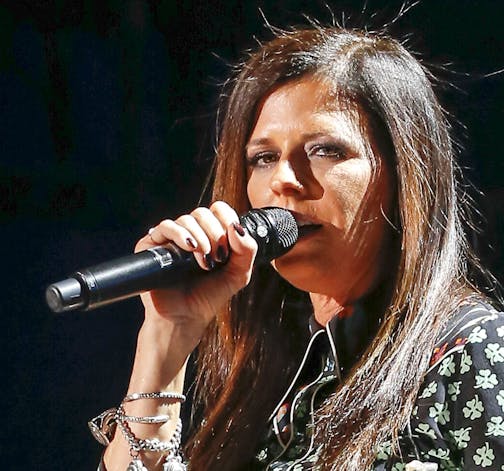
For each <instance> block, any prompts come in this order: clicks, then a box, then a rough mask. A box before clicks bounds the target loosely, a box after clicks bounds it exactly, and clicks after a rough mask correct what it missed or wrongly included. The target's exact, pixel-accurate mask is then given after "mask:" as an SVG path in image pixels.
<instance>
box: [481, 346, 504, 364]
mask: <svg viewBox="0 0 504 471" xmlns="http://www.w3.org/2000/svg"><path fill="white" fill-rule="evenodd" d="M485 355H486V357H487V358H488V360H489V361H490V364H491V365H495V364H496V363H502V362H504V347H501V346H500V345H499V344H498V343H489V344H488V345H487V347H486V348H485Z"/></svg>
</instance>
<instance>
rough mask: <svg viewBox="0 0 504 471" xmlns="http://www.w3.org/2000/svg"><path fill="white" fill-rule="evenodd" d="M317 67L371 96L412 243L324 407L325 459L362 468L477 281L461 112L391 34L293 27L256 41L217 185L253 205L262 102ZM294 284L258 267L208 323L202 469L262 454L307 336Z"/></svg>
mask: <svg viewBox="0 0 504 471" xmlns="http://www.w3.org/2000/svg"><path fill="white" fill-rule="evenodd" d="M307 74H312V75H314V76H318V77H320V78H323V79H324V80H329V81H330V82H332V83H333V84H334V88H335V90H337V91H338V95H339V96H343V97H345V96H346V97H348V99H349V100H358V101H359V102H360V103H363V104H364V105H365V106H366V109H368V110H370V113H372V114H373V117H374V119H375V120H377V121H378V122H379V123H380V126H381V127H382V128H383V129H384V130H385V132H386V135H387V139H388V140H389V141H390V145H391V148H392V149H393V150H392V152H391V153H392V154H393V155H392V156H391V158H392V159H393V163H392V165H393V167H394V173H395V175H396V179H397V181H396V187H397V195H396V200H397V212H398V218H397V219H398V221H397V226H398V227H397V231H398V233H399V239H400V243H399V246H400V247H399V248H398V251H399V253H398V261H397V265H396V266H397V270H396V275H395V278H394V280H393V288H392V290H391V293H392V294H391V296H390V300H389V302H388V305H387V306H386V309H385V310H384V312H383V313H382V318H383V322H382V323H381V325H380V328H379V331H378V333H377V335H376V337H375V338H374V340H373V341H372V343H371V345H370V346H369V347H368V349H367V350H366V352H365V353H364V355H363V356H362V358H361V360H360V361H359V362H358V364H357V365H355V366H354V367H353V368H352V370H351V371H350V372H349V374H348V375H347V377H346V378H345V380H344V382H343V384H341V385H339V386H338V388H337V389H336V391H335V392H334V393H333V394H332V395H331V396H330V397H329V398H328V399H327V400H326V402H325V403H324V405H323V407H322V408H321V410H319V411H318V412H317V418H316V420H317V422H318V424H317V425H318V426H317V427H316V431H317V436H316V439H317V441H318V442H319V443H320V444H321V445H322V453H321V457H320V465H321V466H322V467H323V468H324V469H335V470H336V469H337V470H363V469H367V468H368V467H369V466H370V465H371V464H372V462H373V461H374V455H375V452H374V449H373V447H372V446H370V444H378V443H380V442H381V441H384V440H386V439H390V438H392V439H393V440H395V439H396V438H397V436H398V434H399V433H400V431H401V430H402V429H403V428H404V426H405V424H406V422H407V420H408V418H409V416H410V413H411V410H412V407H413V404H414V401H415V398H416V396H417V393H418V389H419V386H420V384H421V381H422V378H423V375H424V373H425V371H426V369H427V366H428V361H429V357H430V354H431V351H432V348H433V345H434V342H435V339H436V336H437V334H438V332H439V331H440V329H441V328H442V327H443V325H444V324H445V322H446V321H447V319H448V318H449V316H450V315H451V314H452V313H453V312H454V311H455V310H456V307H457V305H459V304H460V302H461V301H462V300H463V299H464V298H466V297H467V296H468V295H470V294H471V293H472V294H474V293H476V291H475V290H474V289H473V288H472V287H471V286H470V284H469V283H468V281H467V279H466V271H467V270H466V264H467V261H468V259H469V257H468V255H467V254H468V253H469V252H468V248H467V245H466V242H465V237H464V233H463V230H462V224H461V214H460V209H459V202H458V198H457V193H458V189H457V183H456V181H457V179H456V173H457V170H456V168H455V167H454V151H453V146H452V141H451V138H450V126H449V124H448V122H447V119H446V117H445V113H444V112H443V109H442V108H441V106H440V104H439V102H438V100H437V98H436V96H435V94H434V91H433V88H432V85H431V77H430V76H429V73H428V72H427V71H426V70H425V69H424V68H423V67H422V65H421V64H420V62H419V61H418V60H416V59H415V58H414V57H413V56H412V55H411V54H410V53H408V52H407V51H406V49H405V48H404V47H403V46H402V45H401V44H400V43H399V42H397V41H395V40H393V39H391V38H389V37H387V36H386V35H382V34H379V33H374V34H371V33H368V32H361V31H352V30H345V29H341V28H318V27H313V28H312V29H304V30H293V31H289V32H281V33H279V34H278V35H277V37H276V38H275V39H273V40H271V41H270V42H268V43H265V44H263V45H261V46H260V48H259V49H258V50H257V51H256V52H253V53H251V54H250V56H249V58H248V60H247V61H246V62H245V63H243V64H242V65H241V67H240V69H239V71H238V73H237V75H236V76H235V77H234V78H233V79H232V80H231V81H230V88H227V89H226V90H229V93H228V92H226V94H225V96H224V98H225V102H226V105H225V108H223V115H222V123H221V130H220V136H219V143H218V147H217V158H216V170H215V184H214V192H213V198H214V199H222V200H225V201H227V202H228V203H230V204H231V205H233V206H234V207H235V208H236V209H237V210H238V211H246V210H247V209H248V201H247V198H246V171H245V164H244V148H245V144H246V142H247V139H248V137H249V134H250V132H251V130H252V126H253V123H254V116H255V113H256V109H257V106H258V103H259V101H260V99H261V98H262V97H264V96H265V94H267V93H268V91H269V90H271V89H272V88H273V87H275V86H278V85H279V84H281V83H284V82H286V81H289V80H294V79H295V78H297V77H301V76H304V75H307ZM290 291H291V288H290V287H289V286H288V285H287V284H286V283H285V282H283V281H282V280H281V279H280V278H279V277H278V276H277V275H276V274H275V273H274V272H273V270H271V269H270V268H261V269H258V270H256V272H255V274H254V277H253V280H252V282H251V283H250V284H249V286H248V287H247V288H245V289H244V290H243V291H242V292H241V293H240V294H239V295H238V296H237V297H236V298H235V299H233V300H232V301H231V303H230V305H229V306H228V308H226V309H225V310H224V311H223V312H222V313H220V314H219V315H218V317H217V319H216V321H215V323H214V324H212V325H211V327H210V328H209V330H208V334H207V336H206V337H205V339H204V340H203V341H202V343H201V346H200V351H199V360H198V370H199V374H198V394H197V396H196V399H197V404H198V407H199V409H200V410H201V411H203V416H204V423H203V425H202V426H201V427H199V430H197V431H196V433H195V435H194V436H193V439H192V441H191V442H190V444H189V447H188V455H189V456H190V463H191V467H192V468H193V469H196V470H198V471H199V470H206V469H210V470H213V469H219V470H228V469H229V470H236V469H246V467H247V465H246V464H247V463H248V462H250V459H251V457H252V456H253V453H254V451H255V450H256V447H257V443H258V440H259V439H260V437H261V434H262V433H263V432H264V430H265V424H266V421H267V417H268V415H269V413H271V411H272V408H273V407H274V404H275V401H276V400H278V397H279V395H280V394H281V392H282V390H283V388H285V386H286V384H287V382H288V381H289V379H290V376H291V374H292V371H291V370H292V365H295V363H296V358H297V356H298V355H299V350H300V349H302V348H303V347H302V346H301V341H300V339H301V337H302V329H301V328H300V327H299V325H300V323H302V322H303V316H302V314H299V313H297V312H296V313H295V314H294V315H285V306H284V303H285V299H288V298H289V296H290V295H291V293H290ZM305 317H306V315H305Z"/></svg>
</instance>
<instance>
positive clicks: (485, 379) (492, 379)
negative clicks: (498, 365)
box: [474, 370, 499, 389]
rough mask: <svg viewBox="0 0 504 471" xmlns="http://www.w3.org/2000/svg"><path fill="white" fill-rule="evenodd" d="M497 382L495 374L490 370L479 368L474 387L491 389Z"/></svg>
mask: <svg viewBox="0 0 504 471" xmlns="http://www.w3.org/2000/svg"><path fill="white" fill-rule="evenodd" d="M498 384H499V380H498V379H497V375H496V374H495V373H492V371H491V370H479V371H478V374H477V375H476V386H474V387H475V388H482V389H492V388H494V387H495V386H497V385H498Z"/></svg>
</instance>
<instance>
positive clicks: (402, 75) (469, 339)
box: [102, 28, 504, 471]
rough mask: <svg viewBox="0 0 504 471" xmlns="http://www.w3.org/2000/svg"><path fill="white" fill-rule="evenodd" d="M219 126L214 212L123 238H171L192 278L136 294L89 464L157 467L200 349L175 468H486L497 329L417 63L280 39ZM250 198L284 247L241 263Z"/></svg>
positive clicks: (493, 428)
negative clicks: (129, 339) (130, 334)
mask: <svg viewBox="0 0 504 471" xmlns="http://www.w3.org/2000/svg"><path fill="white" fill-rule="evenodd" d="M221 124H222V125H221V133H220V139H219V145H218V151H217V160H216V174H215V185H214V192H213V199H214V201H215V202H214V203H213V204H212V205H211V206H210V208H197V209H195V210H194V211H193V212H191V214H188V215H184V216H181V217H179V218H177V219H175V220H165V221H163V222H161V223H160V224H159V225H158V226H156V227H155V228H153V229H152V230H151V231H149V234H148V235H147V236H145V237H143V238H142V239H141V240H140V241H139V242H138V245H137V247H136V250H145V249H148V248H150V247H152V246H156V245H160V244H163V243H166V242H168V241H174V242H175V243H177V244H178V245H179V246H180V247H181V248H182V249H184V250H187V251H192V252H194V256H195V257H196V259H197V261H198V263H199V264H200V266H201V267H202V269H205V270H208V271H211V273H210V274H208V275H206V276H202V277H200V278H199V279H198V280H192V281H191V282H190V283H188V282H185V283H184V284H181V285H180V286H178V287H177V288H176V289H174V288H167V289H165V290H157V291H152V292H149V293H145V294H143V295H142V300H143V303H144V305H145V321H144V323H143V325H142V328H141V330H140V332H139V335H138V345H137V352H136V356H135V361H134V367H133V372H132V376H131V380H130V385H129V389H128V396H127V397H126V399H125V401H123V403H122V404H121V406H120V408H119V411H118V412H115V413H114V414H115V420H116V421H117V425H118V428H117V430H116V431H115V434H110V436H112V435H113V439H112V442H111V443H110V445H109V446H108V447H107V449H106V451H105V454H104V464H102V466H104V467H105V468H106V469H108V470H109V471H113V470H121V471H122V470H124V469H126V467H127V466H128V463H129V462H130V461H131V459H132V458H131V457H133V458H134V459H136V461H134V463H135V464H136V465H138V468H133V467H132V468H130V469H142V468H141V466H140V462H142V463H143V465H145V466H146V468H147V469H149V470H151V469H162V465H163V462H164V461H165V456H166V455H168V458H167V459H166V463H165V469H172V468H170V467H169V466H171V465H172V464H173V463H174V462H175V461H176V459H175V458H174V456H175V454H176V453H175V450H174V448H175V446H174V443H173V442H174V441H177V440H174V439H173V436H174V429H175V427H176V424H177V418H178V416H179V410H180V403H181V402H182V399H183V398H182V396H181V395H180V394H181V393H182V391H183V387H184V376H185V369H186V363H187V359H188V357H189V355H190V354H191V353H192V352H193V351H194V350H195V349H196V347H198V359H197V367H198V373H197V381H196V392H195V395H194V419H193V421H192V424H184V426H185V427H186V428H187V427H191V437H190V439H189V441H188V444H187V446H186V450H185V454H186V461H187V463H188V464H189V468H190V469H194V470H198V471H199V470H206V469H208V470H214V469H215V470H216V469H219V470H228V469H229V470H241V469H311V468H313V467H315V469H317V468H318V469H334V470H364V469H375V470H378V469H393V470H403V469H471V470H472V469H504V440H503V438H502V437H503V435H504V429H503V421H504V419H503V407H504V397H503V395H504V393H503V392H502V390H501V386H499V381H500V380H502V379H503V378H504V369H503V361H504V346H503V343H504V342H503V340H502V337H503V336H504V327H503V326H504V322H503V319H502V316H501V315H499V314H497V313H496V312H495V311H494V310H493V309H492V308H491V307H490V306H489V305H488V304H486V302H485V301H484V298H483V296H482V295H481V294H480V293H479V292H478V290H477V289H476V288H475V287H474V286H472V284H471V283H470V282H469V280H468V265H471V264H472V259H471V257H470V255H469V251H468V248H467V244H466V240H465V237H464V234H463V231H462V228H461V207H460V202H459V199H458V196H457V194H458V191H459V190H458V188H457V183H456V180H455V177H454V174H455V173H456V169H455V168H454V159H453V149H452V143H451V139H450V135H449V125H448V123H447V121H446V118H445V115H444V113H443V110H442V108H441V107H440V105H439V103H438V101H437V99H436V97H435V95H434V93H433V90H432V86H431V84H430V81H429V76H428V73H426V71H425V70H424V69H423V68H422V66H421V65H420V64H419V63H418V61H417V60H415V59H414V58H413V57H412V56H411V55H410V54H409V53H408V52H407V51H406V50H405V49H404V48H403V47H402V46H401V45H400V44H399V43H398V42H396V41H394V40H392V39H389V38H387V37H385V36H381V35H380V34H370V33H366V32H357V31H348V30H343V29H337V28H331V29H322V28H314V29H310V30H299V31H292V32H285V33H281V34H279V35H278V37H277V38H275V39H274V40H272V41H270V42H268V43H266V44H264V45H262V46H261V47H260V48H259V49H258V51H256V52H255V53H253V54H251V55H250V57H249V58H248V60H247V61H246V62H245V63H244V64H243V65H242V67H241V68H240V71H239V73H238V74H237V76H236V77H235V79H234V80H233V81H231V82H230V91H229V94H228V97H227V103H226V107H225V110H224V114H223V120H222V123H221ZM264 206H278V207H282V208H286V209H289V210H291V211H292V213H293V215H294V217H295V218H296V221H297V224H298V225H299V227H300V237H299V240H298V242H297V244H296V245H295V246H294V248H293V249H292V250H291V251H290V252H288V253H287V254H285V255H283V256H281V257H279V258H278V259H276V260H274V261H273V262H272V264H271V266H259V267H253V261H254V256H255V252H256V249H257V246H256V244H255V242H254V240H253V239H252V238H251V237H250V235H248V234H247V233H246V232H245V231H244V230H243V228H242V227H241V226H240V224H239V220H238V216H237V214H241V213H243V212H245V211H247V210H248V209H249V208H251V207H264ZM217 265H219V266H218V267H217ZM309 327H310V328H309ZM433 353H434V354H433ZM134 393H153V394H150V395H149V394H143V395H142V394H140V395H136V396H135V395H134ZM125 416H126V417H125ZM132 416H133V417H132ZM178 433H179V431H177V432H176V433H175V437H176V438H177V437H178ZM139 438H148V439H149V440H153V439H159V440H160V441H161V442H166V446H164V445H159V444H158V442H152V441H149V442H148V443H147V445H145V443H144V444H143V445H145V446H143V445H142V444H140V446H138V439H139ZM170 440H172V442H171V443H170ZM175 445H176V443H175ZM138 448H142V449H141V450H140V451H139V450H138ZM152 450H156V451H152ZM159 450H161V452H160V451H159ZM170 463H171V464H170ZM415 466H416V467H415ZM436 466H437V467H436ZM406 467H407V468H406Z"/></svg>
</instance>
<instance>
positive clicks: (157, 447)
mask: <svg viewBox="0 0 504 471" xmlns="http://www.w3.org/2000/svg"><path fill="white" fill-rule="evenodd" d="M117 426H118V427H119V430H121V432H122V434H123V437H124V438H125V440H126V441H127V442H128V445H129V446H130V450H131V451H132V452H134V453H136V454H138V452H140V451H155V452H160V453H168V452H170V453H173V454H175V452H176V451H177V450H178V448H179V446H180V440H181V437H182V421H181V420H180V419H178V421H177V428H176V429H175V432H174V433H173V435H172V437H171V439H170V441H168V442H162V441H161V440H158V439H157V438H152V439H150V438H137V437H136V436H135V435H134V433H133V432H132V431H131V429H130V428H129V426H128V424H127V423H126V422H122V421H119V420H118V421H117ZM132 455H133V453H132Z"/></svg>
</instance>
